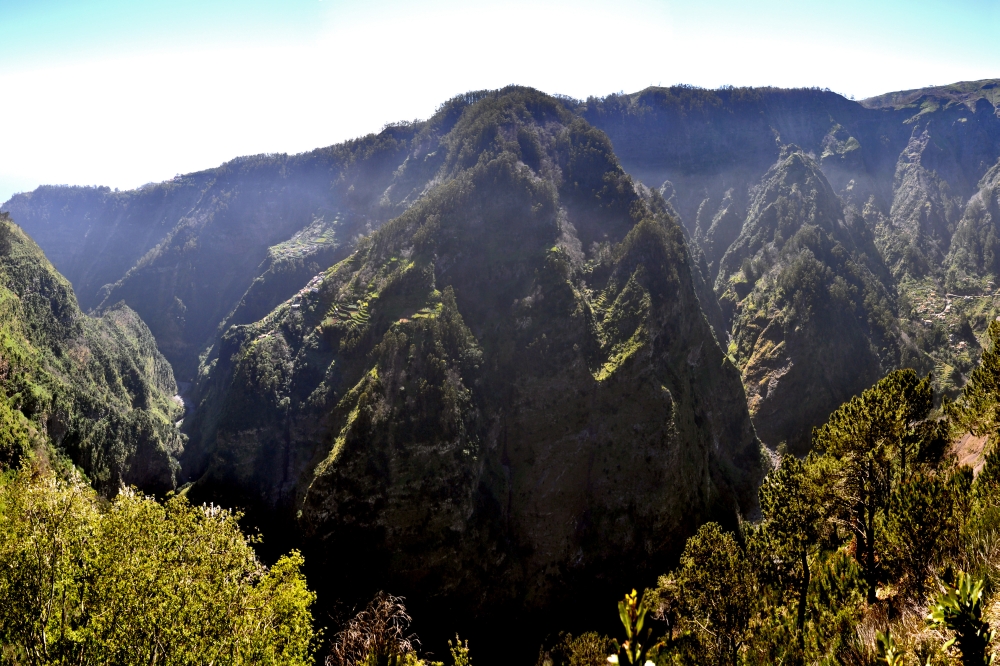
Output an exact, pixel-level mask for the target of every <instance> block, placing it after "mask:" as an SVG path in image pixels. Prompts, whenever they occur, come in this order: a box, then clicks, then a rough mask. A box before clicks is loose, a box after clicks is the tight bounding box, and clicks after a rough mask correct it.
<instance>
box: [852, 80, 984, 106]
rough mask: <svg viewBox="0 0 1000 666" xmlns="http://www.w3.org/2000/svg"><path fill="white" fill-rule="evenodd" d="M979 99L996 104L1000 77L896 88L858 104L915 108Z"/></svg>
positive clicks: (976, 100)
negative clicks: (923, 86)
mask: <svg viewBox="0 0 1000 666" xmlns="http://www.w3.org/2000/svg"><path fill="white" fill-rule="evenodd" d="M981 99H984V100H986V101H987V102H989V103H990V104H992V105H993V106H994V107H997V108H1000V79H982V80H981V81H959V82H958V83H952V84H949V85H946V86H930V87H927V88H915V89H913V90H899V91H897V92H890V93H885V94H884V95H876V96H875V97H869V98H868V99H863V100H861V105H862V106H865V107H867V108H869V109H884V108H892V109H919V108H921V107H922V106H923V105H924V104H929V105H934V106H941V105H945V106H948V105H952V104H965V105H967V106H969V107H975V105H976V103H977V102H978V101H979V100H981Z"/></svg>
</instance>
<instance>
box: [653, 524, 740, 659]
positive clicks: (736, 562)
mask: <svg viewBox="0 0 1000 666" xmlns="http://www.w3.org/2000/svg"><path fill="white" fill-rule="evenodd" d="M757 587H758V585H757V579H756V576H755V575H754V571H753V568H752V567H751V566H750V563H749V562H748V560H747V558H746V555H745V553H744V552H743V549H742V548H741V547H740V545H739V544H738V543H737V542H736V539H735V538H734V537H733V535H732V534H729V533H726V532H723V531H722V528H721V527H719V525H718V524H717V523H706V524H704V525H702V526H701V528H699V529H698V532H697V533H696V534H695V535H694V536H692V537H691V538H690V539H688V542H687V545H686V546H685V548H684V554H683V555H681V561H680V566H679V567H678V568H677V569H676V570H675V571H674V573H673V574H672V575H670V576H663V577H661V578H660V582H659V586H658V592H659V594H660V595H661V597H662V596H671V595H676V596H677V597H679V603H680V605H681V607H682V609H683V612H682V618H683V620H684V622H685V625H684V626H682V630H686V631H689V632H691V633H693V634H694V636H695V637H696V639H697V643H698V646H699V647H700V650H701V652H702V654H701V655H700V659H699V662H700V663H715V664H732V665H734V666H735V664H737V663H738V662H739V655H740V652H741V651H742V649H743V648H744V647H745V646H746V644H747V642H748V640H749V639H750V620H751V618H752V616H753V613H754V607H755V600H756V599H757V596H758V590H757Z"/></svg>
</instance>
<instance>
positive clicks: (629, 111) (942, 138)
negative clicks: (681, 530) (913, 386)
mask: <svg viewBox="0 0 1000 666" xmlns="http://www.w3.org/2000/svg"><path fill="white" fill-rule="evenodd" d="M997 101H998V100H997V97H996V87H995V82H994V81H981V82H970V83H960V84H955V85H953V86H940V87H935V88H927V89H922V90H916V91H904V92H901V93H890V94H887V95H884V96H881V97H879V98H873V99H871V100H865V101H864V102H861V103H858V102H853V101H851V100H847V99H844V98H843V97H841V96H840V95H837V94H835V93H831V92H829V91H822V90H818V89H811V90H782V89H773V88H764V89H742V88H723V89H720V90H700V89H696V88H690V87H674V88H648V89H646V90H643V91H640V92H638V93H634V94H629V95H611V96H609V97H606V98H603V99H588V100H587V101H586V102H583V103H580V104H578V105H577V106H575V107H574V108H575V110H576V112H577V113H579V114H581V115H582V116H583V117H585V118H587V119H588V120H589V121H590V122H591V123H593V124H594V125H595V126H597V127H599V128H601V129H603V130H604V131H605V132H607V134H608V136H609V138H610V139H611V141H612V143H613V144H614V147H615V153H616V154H617V155H618V157H619V159H620V160H621V162H622V165H623V167H624V168H625V169H626V171H628V172H629V173H630V174H633V175H634V176H636V177H638V178H640V179H642V180H643V181H644V182H645V184H646V185H649V186H651V187H656V188H660V190H661V191H663V193H664V196H665V197H666V198H667V199H668V200H669V202H670V204H671V205H672V206H673V207H674V208H675V209H676V210H677V211H678V212H679V213H680V215H681V217H682V219H683V222H684V224H685V226H686V227H687V229H688V231H689V232H690V234H691V236H692V238H693V240H694V242H695V243H696V244H697V245H698V246H699V247H700V249H701V251H702V252H703V253H704V257H705V260H706V264H707V266H708V272H709V279H711V280H716V279H717V278H719V276H720V272H721V271H722V269H721V261H722V257H723V256H724V255H725V254H726V252H727V251H728V250H729V249H730V246H732V245H733V243H735V242H737V239H738V238H739V237H740V234H741V233H742V232H743V231H744V225H745V224H746V223H748V216H749V214H750V211H749V209H750V206H751V202H752V201H753V200H754V197H755V196H757V194H756V193H757V192H758V191H759V190H760V188H762V187H765V178H766V177H765V174H766V172H767V170H768V169H770V168H771V166H772V165H773V164H774V163H775V161H776V160H777V159H778V158H779V153H780V151H781V147H782V146H783V145H787V144H790V143H794V144H797V145H798V146H801V148H802V150H803V152H804V153H805V154H806V155H808V156H809V157H810V159H812V160H815V162H816V163H817V164H818V165H819V167H820V169H821V171H822V173H823V176H824V177H825V178H826V180H828V181H829V183H830V185H831V187H832V188H833V191H834V192H835V193H836V195H837V196H838V197H839V198H840V200H841V202H842V205H843V206H844V214H845V216H846V218H845V219H855V217H861V218H863V219H864V221H865V225H866V227H867V229H868V232H869V233H871V234H873V235H874V239H875V248H876V249H875V250H874V253H877V254H879V255H880V260H879V261H874V259H875V258H874V256H873V250H872V248H870V247H869V248H866V249H864V250H863V253H864V254H866V255H867V257H868V259H869V260H871V261H874V263H873V264H872V263H871V262H869V264H870V265H876V264H878V265H881V264H883V263H884V264H885V266H886V267H888V269H889V270H890V271H891V272H892V278H891V279H889V280H885V279H883V278H882V277H881V276H880V278H879V280H880V281H881V282H882V283H883V284H884V285H885V287H886V289H888V291H889V296H890V299H889V301H890V303H894V305H892V306H891V309H892V311H893V312H894V313H895V314H896V315H897V317H898V328H899V330H900V340H901V342H902V346H901V349H902V351H901V353H900V356H899V363H901V364H904V365H907V366H912V367H915V368H917V369H919V370H920V371H921V372H926V371H930V370H933V371H934V373H935V383H936V384H937V388H938V389H939V390H940V391H943V392H944V393H946V394H952V395H953V394H954V392H955V391H956V390H957V388H958V387H959V386H961V384H962V383H963V382H964V377H965V374H966V373H967V372H968V371H970V370H971V368H972V367H973V364H974V363H975V359H976V358H977V356H978V353H979V349H980V347H979V343H978V340H977V337H976V336H982V335H983V334H984V333H985V328H986V323H988V321H989V320H991V319H992V318H993V317H994V316H995V315H996V314H1000V311H998V309H997V307H996V306H995V305H994V304H993V298H992V291H993V290H994V287H988V285H987V279H988V278H983V280H982V284H981V285H979V283H978V282H977V285H978V286H972V285H971V283H970V286H969V288H968V289H967V290H965V291H962V294H964V295H967V296H969V298H970V299H971V300H966V299H965V297H964V296H963V297H962V299H961V300H958V299H956V298H954V295H955V293H956V291H958V290H959V286H958V284H957V282H956V280H955V279H953V278H949V270H951V268H950V267H951V266H952V265H953V264H952V263H951V262H950V260H949V259H947V257H948V256H949V254H950V253H951V252H952V249H951V243H952V236H953V235H954V234H955V233H956V229H957V228H958V226H959V224H960V220H961V219H962V218H963V216H967V214H966V212H965V211H966V208H967V206H969V205H970V201H971V200H972V199H973V198H974V197H975V196H976V194H977V192H978V191H979V188H980V185H979V183H980V179H981V178H983V176H984V175H985V174H986V172H987V171H988V170H989V169H990V168H991V167H992V166H993V165H994V164H995V163H996V162H997V159H998V158H1000V112H998V109H997V107H996V103H997ZM966 233H967V232H966ZM876 272H877V271H876ZM951 274H952V275H955V276H957V275H959V274H958V273H956V272H955V271H951ZM831 279H833V276H831ZM976 280H978V278H976ZM893 291H895V292H897V293H898V295H899V298H898V299H896V298H894V297H892V292H893ZM973 294H975V296H974V298H973ZM987 297H989V298H988V299H987ZM724 305H725V304H724ZM897 308H898V309H897ZM931 313H933V315H931ZM736 333H737V332H736V331H735V330H733V331H730V334H731V335H734V336H735V335H736ZM748 388H749V387H748ZM751 393H752V391H751ZM835 406H836V404H831V405H829V409H832V408H833V407H835ZM761 423H762V422H761V421H759V420H758V425H760V424H761ZM797 437H806V435H805V434H802V435H797ZM765 439H767V438H766V437H765Z"/></svg>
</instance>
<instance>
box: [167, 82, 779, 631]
mask: <svg viewBox="0 0 1000 666" xmlns="http://www.w3.org/2000/svg"><path fill="white" fill-rule="evenodd" d="M430 122H432V123H435V122H439V119H434V120H432V121H430ZM438 150H441V151H442V152H443V153H444V157H443V161H442V165H441V167H440V171H439V172H438V174H437V175H436V177H435V178H436V182H437V183H438V184H437V185H435V186H434V187H433V188H432V189H431V190H430V191H429V192H428V193H427V194H426V196H424V197H423V198H421V199H420V200H419V201H417V203H416V204H415V205H413V206H412V207H411V208H409V209H408V210H407V211H406V212H404V213H403V214H402V215H400V216H399V217H397V218H395V219H393V220H392V221H390V222H388V223H386V224H385V225H384V226H382V227H381V228H380V229H379V230H377V231H376V232H374V233H373V234H372V235H371V236H368V237H366V238H364V239H363V240H361V241H360V242H359V245H358V249H357V250H356V251H355V252H354V253H353V254H352V255H351V256H350V257H348V258H347V259H345V260H343V261H341V262H340V263H338V264H337V265H335V266H333V267H332V268H330V269H329V270H327V271H326V272H325V273H323V274H322V275H320V276H317V278H316V279H314V280H313V281H311V282H310V283H309V285H308V287H307V288H306V289H304V290H302V291H301V292H300V293H299V294H298V295H296V296H295V297H294V298H292V299H289V300H288V301H286V302H284V303H283V304H281V305H280V306H279V307H278V308H276V309H275V310H274V311H273V312H271V313H270V314H268V315H267V316H266V317H264V318H263V319H261V320H260V321H258V322H255V323H253V324H250V325H239V326H233V327H231V328H230V329H229V330H228V331H227V332H226V333H225V335H224V336H223V338H222V341H221V343H220V348H219V351H218V354H217V356H216V360H215V361H214V362H213V363H212V364H211V366H210V367H206V368H205V375H204V378H203V380H202V381H203V391H202V393H201V395H202V396H203V399H202V402H201V404H200V405H199V406H198V410H197V412H196V417H195V419H194V421H193V422H192V424H191V437H192V439H191V444H190V446H189V447H188V449H187V450H186V451H185V457H184V465H185V469H186V471H187V472H188V473H190V474H193V475H194V476H195V477H196V478H197V481H196V482H195V483H194V486H193V487H192V488H191V489H190V491H189V492H190V493H191V495H192V496H193V497H195V498H205V499H209V498H212V499H215V500H216V501H225V502H237V503H241V504H243V505H246V506H250V507H254V510H255V511H256V514H255V515H257V516H271V518H270V520H271V521H272V523H285V524H287V522H288V521H292V520H294V521H296V524H297V530H298V531H299V532H300V533H301V534H302V535H304V539H305V542H304V543H305V547H306V549H307V553H308V557H309V558H312V560H311V561H312V562H313V566H315V569H314V571H315V572H316V573H315V574H313V575H312V577H311V578H310V581H311V582H313V584H315V585H317V586H319V588H320V590H321V594H322V590H324V589H326V590H332V591H336V593H337V594H338V595H346V596H350V595H351V594H357V595H358V596H363V595H364V594H365V593H369V592H371V591H372V590H370V589H368V588H371V587H372V586H383V587H385V588H386V589H392V590H394V591H395V592H396V593H403V594H407V595H410V598H411V600H412V601H414V603H420V604H424V605H425V607H429V608H435V609H437V612H436V613H430V612H428V613H425V615H426V616H428V617H434V616H435V615H436V616H439V617H442V618H445V617H446V618H447V621H448V623H450V625H453V624H454V622H456V621H458V622H460V623H462V622H464V621H466V620H468V619H471V618H478V619H483V618H488V617H495V618H499V617H506V618H507V619H508V620H509V619H510V618H511V617H524V616H526V615H530V614H531V613H532V612H536V611H541V610H542V609H545V610H546V611H547V612H548V613H549V615H548V616H547V617H551V613H553V612H556V610H557V609H560V610H561V611H562V612H566V613H570V614H573V613H581V614H585V613H587V612H590V611H591V610H592V608H591V607H592V606H593V605H594V604H595V603H598V601H597V600H600V601H601V602H603V601H604V600H605V599H604V597H605V596H607V597H608V599H610V598H613V597H615V596H617V594H618V593H619V592H620V590H619V588H620V587H621V586H622V585H626V584H631V583H626V578H627V579H628V580H629V581H633V580H635V579H636V576H637V575H638V576H640V577H641V576H643V575H647V574H648V575H650V576H651V575H655V573H656V572H658V571H660V569H662V567H663V566H665V565H666V563H667V562H668V561H669V560H670V558H671V557H675V556H676V554H677V553H678V552H679V549H680V548H681V547H682V545H683V543H684V539H685V537H686V536H687V535H689V534H690V533H692V531H693V530H694V529H695V528H696V527H697V525H699V524H700V523H702V522H703V521H705V520H708V519H716V520H720V521H722V522H724V523H727V524H734V521H735V520H736V519H737V516H738V515H739V514H740V513H747V512H751V511H753V510H754V507H755V505H756V500H755V492H756V485H757V483H758V480H759V478H760V475H761V473H762V461H761V457H760V456H761V454H760V449H759V444H758V441H757V439H756V437H755V435H754V431H753V427H752V424H751V421H750V419H749V416H748V413H747V409H746V398H745V395H744V392H743V389H742V386H741V384H740V378H739V373H738V371H737V370H736V368H735V367H734V366H733V365H732V363H731V362H730V361H729V359H728V358H727V357H726V356H725V354H724V353H723V351H722V350H721V349H720V347H719V346H718V344H717V342H716V340H715V337H714V335H713V333H712V330H711V327H710V325H709V323H708V321H707V320H706V318H705V316H704V314H703V313H702V310H701V307H700V304H699V301H698V297H697V295H696V285H695V278H694V277H693V274H692V259H691V256H690V254H689V253H688V251H687V248H686V245H685V242H684V236H683V231H682V229H681V228H680V227H679V226H678V225H677V223H676V222H675V221H674V219H673V218H672V217H671V216H670V215H669V214H668V213H667V210H666V207H665V205H664V202H663V201H662V200H661V199H659V198H658V197H657V196H655V195H650V194H649V193H648V192H647V193H645V196H640V188H637V187H635V186H634V184H633V182H632V181H631V179H630V178H629V177H628V176H627V175H626V174H625V173H624V172H623V171H622V169H621V167H620V166H619V165H618V163H617V161H616V159H615V157H614V154H613V152H612V150H611V146H610V143H609V142H608V141H607V139H606V137H605V136H604V135H603V134H602V133H601V132H599V131H597V130H595V129H593V128H592V127H590V126H589V125H588V124H587V123H586V122H584V121H582V120H580V119H578V118H575V117H574V116H573V115H572V114H570V113H569V112H567V111H566V109H565V108H564V107H563V105H562V104H561V103H560V102H559V101H557V100H555V99H553V98H550V97H547V96H545V95H543V94H541V93H538V92H535V91H532V90H529V89H516V88H515V89H505V90H503V91H499V92H495V93H487V94H482V95H480V96H479V97H478V99H476V100H475V101H474V103H470V104H467V105H465V107H464V108H463V110H462V113H461V115H460V117H459V118H458V119H457V122H455V123H454V126H453V128H452V129H451V130H450V131H449V132H447V133H446V134H444V135H442V137H441V140H440V148H439V149H438ZM411 159H416V160H417V161H419V160H421V159H424V158H422V157H421V156H420V155H419V154H418V155H416V156H415V157H411ZM582 590H586V591H587V592H586V594H585V595H584V594H582V593H581V591H582ZM605 593H607V594H605ZM456 617H458V618H463V619H459V620H456V619H455V618H456ZM463 626H464V625H463ZM479 626H480V627H484V626H491V625H490V624H489V623H484V624H480V625H479ZM504 626H509V625H506V624H505V625H504ZM539 626H541V625H539ZM481 630H483V629H481ZM483 631H485V630H483ZM528 633H531V632H528ZM525 635H526V636H527V634H525ZM536 638H537V637H536V636H534V634H533V633H532V635H531V637H530V640H529V642H530V641H531V640H535V639H536ZM536 647H537V644H533V647H532V649H535V648H536Z"/></svg>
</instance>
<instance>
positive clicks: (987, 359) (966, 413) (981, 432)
mask: <svg viewBox="0 0 1000 666" xmlns="http://www.w3.org/2000/svg"><path fill="white" fill-rule="evenodd" d="M987 337H988V338H989V344H988V345H987V346H986V349H984V350H983V355H982V358H981V359H980V361H979V366H978V367H977V368H976V369H975V370H973V371H972V375H971V376H970V377H969V381H968V383H967V384H966V385H965V387H964V388H963V389H962V394H961V395H960V396H959V399H958V401H957V402H956V403H954V404H948V405H945V412H946V413H947V414H948V417H949V418H950V419H951V420H952V421H953V422H954V424H955V425H956V426H958V427H961V428H963V429H964V430H967V431H968V432H971V433H972V434H974V435H977V436H980V437H982V436H986V435H993V434H995V433H996V432H997V431H998V429H1000V345H998V343H1000V321H993V322H990V325H989V328H988V329H987Z"/></svg>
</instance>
